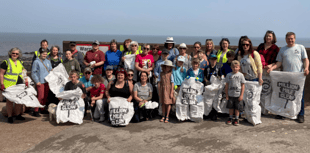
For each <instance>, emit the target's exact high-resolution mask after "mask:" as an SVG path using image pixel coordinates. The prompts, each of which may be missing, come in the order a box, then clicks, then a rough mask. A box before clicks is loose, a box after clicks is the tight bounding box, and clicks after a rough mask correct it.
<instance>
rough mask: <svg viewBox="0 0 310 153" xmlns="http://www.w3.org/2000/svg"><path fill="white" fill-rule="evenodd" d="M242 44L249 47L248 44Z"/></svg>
mask: <svg viewBox="0 0 310 153" xmlns="http://www.w3.org/2000/svg"><path fill="white" fill-rule="evenodd" d="M242 46H247V47H249V46H250V44H242Z"/></svg>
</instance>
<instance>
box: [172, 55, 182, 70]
mask: <svg viewBox="0 0 310 153" xmlns="http://www.w3.org/2000/svg"><path fill="white" fill-rule="evenodd" d="M178 57H179V56H177V57H176V58H178ZM178 62H179V61H178V59H176V65H177V66H178V64H179V63H178ZM183 64H184V62H183ZM183 64H182V65H181V66H180V67H181V72H184V69H183ZM174 70H177V67H174Z"/></svg>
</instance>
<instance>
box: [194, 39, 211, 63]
mask: <svg viewBox="0 0 310 153" xmlns="http://www.w3.org/2000/svg"><path fill="white" fill-rule="evenodd" d="M200 49H201V42H199V41H196V42H195V43H194V52H192V53H191V56H192V58H198V50H200ZM203 59H205V60H207V57H206V55H204V56H203Z"/></svg>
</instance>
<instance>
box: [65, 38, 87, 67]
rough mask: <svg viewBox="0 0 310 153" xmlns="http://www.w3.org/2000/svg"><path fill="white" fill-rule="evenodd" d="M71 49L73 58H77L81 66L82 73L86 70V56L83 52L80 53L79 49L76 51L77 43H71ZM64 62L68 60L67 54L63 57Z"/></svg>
mask: <svg viewBox="0 0 310 153" xmlns="http://www.w3.org/2000/svg"><path fill="white" fill-rule="evenodd" d="M69 47H70V51H71V54H72V58H75V59H76V60H77V61H78V62H79V64H80V68H81V72H83V71H84V68H85V65H84V55H83V53H82V52H79V51H78V50H77V49H76V42H75V41H71V42H70V43H69ZM62 59H63V61H65V60H66V54H63V57H62Z"/></svg>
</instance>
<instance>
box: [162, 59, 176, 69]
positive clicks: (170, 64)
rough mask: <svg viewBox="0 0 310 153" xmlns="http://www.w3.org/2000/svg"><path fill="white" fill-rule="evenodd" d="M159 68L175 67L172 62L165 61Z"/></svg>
mask: <svg viewBox="0 0 310 153" xmlns="http://www.w3.org/2000/svg"><path fill="white" fill-rule="evenodd" d="M160 66H171V67H175V66H174V65H173V64H172V62H171V61H170V60H166V61H165V63H164V64H162V65H160Z"/></svg>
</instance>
